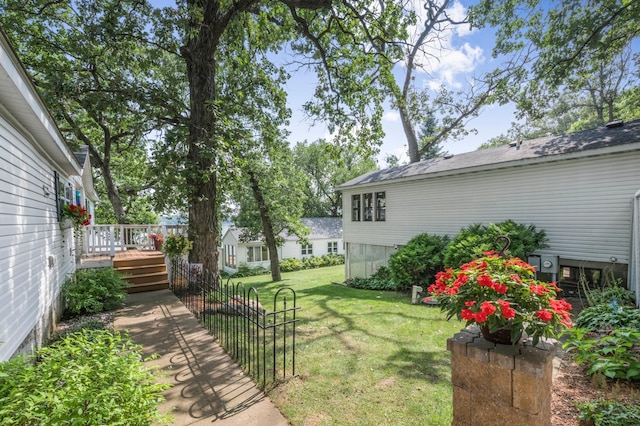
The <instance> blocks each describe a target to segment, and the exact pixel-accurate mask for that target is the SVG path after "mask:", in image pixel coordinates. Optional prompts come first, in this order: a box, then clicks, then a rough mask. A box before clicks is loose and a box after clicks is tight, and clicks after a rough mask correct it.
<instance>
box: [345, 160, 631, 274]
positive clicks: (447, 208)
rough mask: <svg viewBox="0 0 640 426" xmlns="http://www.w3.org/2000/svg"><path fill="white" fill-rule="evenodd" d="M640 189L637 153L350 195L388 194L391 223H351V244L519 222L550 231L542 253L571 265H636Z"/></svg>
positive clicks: (387, 243)
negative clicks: (635, 208)
mask: <svg viewBox="0 0 640 426" xmlns="http://www.w3.org/2000/svg"><path fill="white" fill-rule="evenodd" d="M638 189H640V152H639V151H631V152H624V153H616V154H609V155H601V156H594V157H583V158H574V159H568V160H565V161H556V162H548V163H538V164H531V165H522V166H517V167H511V168H503V169H494V170H487V171H478V172H467V173H460V174H454V175H448V176H441V177H430V178H425V179H421V180H413V181H407V182H393V181H391V182H386V183H384V184H382V183H381V184H371V185H367V186H362V187H359V188H358V187H351V188H348V189H345V190H344V191H343V200H344V201H343V203H344V204H343V211H345V212H350V211H351V205H350V203H351V195H353V194H359V193H360V194H361V193H365V192H375V191H385V192H386V200H387V204H386V214H387V217H386V221H385V222H375V221H374V222H352V221H351V216H350V214H349V215H345V217H344V219H343V229H344V240H345V242H347V243H358V244H372V245H380V246H393V245H403V244H406V242H407V241H409V240H410V239H411V238H412V237H413V236H415V235H417V234H419V233H422V232H428V233H434V234H441V235H444V234H448V235H450V236H455V235H456V234H457V233H458V231H459V230H460V228H462V227H464V226H468V225H469V224H472V223H479V222H481V223H492V222H493V223H496V222H501V221H504V220H507V219H512V220H514V221H516V222H519V223H525V224H534V225H536V227H537V228H538V229H543V230H545V231H546V233H547V236H548V238H549V242H548V244H549V246H550V247H549V248H547V249H544V250H540V251H539V253H540V254H553V255H559V256H560V257H562V258H566V259H575V260H587V261H594V262H609V261H610V258H611V257H616V258H617V259H618V262H620V263H628V261H629V253H630V251H629V247H630V234H631V202H632V198H633V195H634V194H635V193H636V191H638Z"/></svg>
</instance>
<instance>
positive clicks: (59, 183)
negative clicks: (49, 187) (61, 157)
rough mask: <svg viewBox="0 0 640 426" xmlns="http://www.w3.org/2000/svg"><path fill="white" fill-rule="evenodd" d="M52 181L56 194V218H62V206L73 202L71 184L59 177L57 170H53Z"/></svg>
mask: <svg viewBox="0 0 640 426" xmlns="http://www.w3.org/2000/svg"><path fill="white" fill-rule="evenodd" d="M53 181H54V188H55V191H56V192H55V194H56V210H57V213H58V220H62V206H64V205H65V204H72V203H73V189H72V188H71V184H70V183H68V182H65V181H63V180H61V179H60V175H59V174H58V172H56V171H54V172H53Z"/></svg>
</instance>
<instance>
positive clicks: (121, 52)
mask: <svg viewBox="0 0 640 426" xmlns="http://www.w3.org/2000/svg"><path fill="white" fill-rule="evenodd" d="M152 17H153V9H152V8H151V6H150V5H149V4H148V3H146V2H140V1H137V0H124V1H114V0H78V1H74V2H49V1H44V0H35V1H30V2H24V1H16V0H2V1H0V22H1V23H2V27H3V28H4V29H5V30H6V31H7V32H8V33H9V35H10V37H11V38H12V41H13V43H14V45H15V46H16V47H17V49H18V51H19V53H20V58H21V59H22V61H23V62H24V63H25V65H26V67H27V68H28V69H29V71H30V75H31V76H32V78H33V80H34V82H35V84H36V85H37V87H38V88H39V89H40V92H41V93H42V95H43V97H44V99H45V100H46V102H47V104H48V106H49V108H50V109H51V110H52V113H53V115H54V116H55V118H56V120H57V122H58V125H59V127H60V129H61V130H62V132H63V133H64V135H65V136H66V138H67V140H68V141H69V142H70V143H71V144H72V145H73V147H74V148H77V147H78V145H81V144H84V145H88V146H89V154H90V158H91V164H92V166H93V167H95V168H97V169H98V170H99V173H100V178H101V179H102V180H103V182H104V191H105V192H104V193H105V194H106V197H107V198H108V200H109V202H110V204H111V211H112V213H113V217H115V220H116V221H117V222H118V223H123V222H127V221H129V220H130V216H131V214H133V212H132V211H127V210H128V209H130V208H132V206H134V205H135V202H133V199H132V198H131V196H132V195H134V196H135V195H137V194H138V193H140V192H141V191H145V190H147V189H148V188H149V187H150V186H151V182H150V181H149V179H150V178H149V176H148V175H147V176H146V182H143V181H144V180H145V179H144V178H143V179H142V180H143V181H140V179H139V178H140V177H141V175H144V174H145V169H146V166H147V164H146V162H145V161H136V164H135V167H136V169H137V170H138V171H139V172H140V173H137V175H138V176H137V177H136V178H135V179H129V172H130V171H131V167H130V166H131V165H130V164H126V163H127V162H129V161H131V160H132V156H131V155H128V154H127V153H132V152H135V153H138V155H142V157H139V158H144V154H141V153H144V152H145V143H146V141H145V135H146V134H148V133H149V132H150V131H151V130H152V129H155V128H157V127H158V126H159V125H160V123H163V122H165V121H167V120H174V117H176V116H178V115H179V114H178V113H176V111H180V112H181V111H184V103H181V100H182V99H181V95H182V94H183V93H185V86H184V84H183V83H182V80H181V76H182V74H181V73H180V72H177V73H176V72H175V70H176V69H179V68H180V63H179V62H176V59H177V57H176V56H175V55H172V54H170V53H168V52H167V51H165V50H163V49H160V48H158V46H157V45H156V44H154V43H153V42H152V41H151V36H150V35H149V33H148V29H149V28H150V27H153V26H154V25H153V21H152V19H151V18H152ZM118 160H120V161H118ZM118 162H120V164H119V165H116V163H118ZM122 192H125V193H126V195H123V194H122ZM123 198H124V199H123Z"/></svg>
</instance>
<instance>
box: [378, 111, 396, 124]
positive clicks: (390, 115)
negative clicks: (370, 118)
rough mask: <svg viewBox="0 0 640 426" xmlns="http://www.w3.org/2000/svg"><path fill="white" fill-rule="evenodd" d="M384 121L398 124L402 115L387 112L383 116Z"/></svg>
mask: <svg viewBox="0 0 640 426" xmlns="http://www.w3.org/2000/svg"><path fill="white" fill-rule="evenodd" d="M382 120H383V121H390V122H392V123H397V122H399V121H400V114H399V113H398V112H397V111H386V112H385V113H384V115H383V116H382Z"/></svg>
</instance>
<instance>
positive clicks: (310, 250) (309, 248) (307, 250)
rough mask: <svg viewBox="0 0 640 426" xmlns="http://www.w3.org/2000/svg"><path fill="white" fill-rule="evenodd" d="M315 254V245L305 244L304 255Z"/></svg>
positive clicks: (303, 246)
mask: <svg viewBox="0 0 640 426" xmlns="http://www.w3.org/2000/svg"><path fill="white" fill-rule="evenodd" d="M312 254H313V244H303V245H302V255H303V256H306V255H312Z"/></svg>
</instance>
